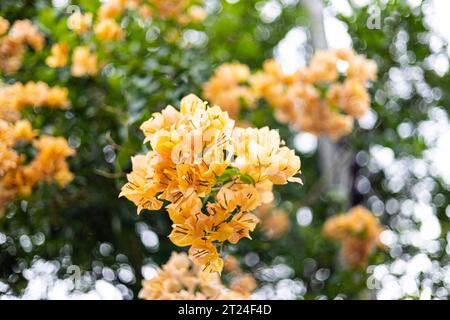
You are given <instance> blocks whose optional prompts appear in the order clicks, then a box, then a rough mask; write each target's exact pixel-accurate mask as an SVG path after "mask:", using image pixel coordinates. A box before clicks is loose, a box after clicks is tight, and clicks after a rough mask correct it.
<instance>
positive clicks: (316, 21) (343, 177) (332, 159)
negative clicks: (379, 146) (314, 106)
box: [303, 0, 354, 209]
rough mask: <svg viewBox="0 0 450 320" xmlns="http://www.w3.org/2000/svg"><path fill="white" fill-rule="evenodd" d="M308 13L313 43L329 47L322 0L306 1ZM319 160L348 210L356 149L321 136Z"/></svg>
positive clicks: (331, 189)
mask: <svg viewBox="0 0 450 320" xmlns="http://www.w3.org/2000/svg"><path fill="white" fill-rule="evenodd" d="M303 4H304V6H305V8H306V9H307V10H308V12H309V17H310V30H311V38H312V44H313V46H314V48H315V49H327V48H328V44H327V38H326V33H325V26H324V17H323V10H324V6H323V3H322V1H321V0H303ZM318 148H319V161H320V170H321V174H322V177H323V179H324V181H325V191H326V192H329V193H331V195H332V196H333V197H334V198H335V199H336V200H338V201H339V202H341V203H342V205H343V207H344V208H345V209H347V208H348V206H349V205H350V204H351V199H350V197H351V191H352V185H353V174H352V164H353V158H354V157H353V152H352V150H351V149H350V148H348V146H347V144H346V143H345V139H341V140H340V141H339V142H334V141H332V140H330V139H329V138H327V137H319V144H318Z"/></svg>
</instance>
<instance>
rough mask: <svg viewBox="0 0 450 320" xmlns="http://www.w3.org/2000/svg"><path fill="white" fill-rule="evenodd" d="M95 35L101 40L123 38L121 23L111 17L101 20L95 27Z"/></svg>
mask: <svg viewBox="0 0 450 320" xmlns="http://www.w3.org/2000/svg"><path fill="white" fill-rule="evenodd" d="M94 32H95V36H96V37H97V38H98V39H100V40H107V41H111V40H119V39H121V38H122V36H123V34H122V29H121V28H120V25H119V24H118V23H117V22H116V21H115V20H114V19H111V18H108V19H103V20H100V21H99V22H98V23H97V24H96V25H95V28H94Z"/></svg>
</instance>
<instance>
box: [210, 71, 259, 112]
mask: <svg viewBox="0 0 450 320" xmlns="http://www.w3.org/2000/svg"><path fill="white" fill-rule="evenodd" d="M249 79H250V69H249V68H248V67H247V66H246V65H244V64H240V63H227V64H223V65H221V66H220V67H219V68H217V69H216V70H215V71H214V75H213V76H212V77H211V78H210V79H209V80H208V82H206V83H205V84H204V85H203V95H204V97H205V98H206V99H207V100H209V101H210V102H211V103H213V104H217V105H219V106H221V108H222V109H223V110H224V111H226V112H228V114H229V115H230V117H231V118H233V119H237V117H238V115H239V112H240V108H241V106H243V107H253V106H254V103H255V96H254V95H253V93H252V92H251V90H250V87H249V86H248V85H246V84H245V83H246V82H248V80H249Z"/></svg>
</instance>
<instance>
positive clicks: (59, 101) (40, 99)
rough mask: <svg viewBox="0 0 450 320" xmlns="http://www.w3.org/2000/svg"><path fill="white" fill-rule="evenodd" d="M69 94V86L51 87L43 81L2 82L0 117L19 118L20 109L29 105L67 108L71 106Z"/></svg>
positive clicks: (12, 119) (0, 85)
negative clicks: (23, 82) (24, 82)
mask: <svg viewBox="0 0 450 320" xmlns="http://www.w3.org/2000/svg"><path fill="white" fill-rule="evenodd" d="M68 94H69V92H68V90H67V88H63V87H58V86H55V87H49V86H48V84H46V83H45V82H41V81H39V82H33V81H30V82H27V83H26V84H22V83H20V82H16V83H14V84H11V85H3V84H0V119H4V120H8V121H14V120H17V119H18V117H19V111H20V110H21V109H22V108H24V107H28V106H32V107H34V108H37V107H43V106H45V107H49V108H57V109H66V108H68V107H69V106H70V100H69V98H68Z"/></svg>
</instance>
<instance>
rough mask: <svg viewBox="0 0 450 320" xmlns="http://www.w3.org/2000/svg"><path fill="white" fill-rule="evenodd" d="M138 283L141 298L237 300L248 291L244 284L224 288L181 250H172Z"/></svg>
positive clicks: (246, 295) (215, 278)
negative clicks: (163, 263) (234, 287)
mask: <svg viewBox="0 0 450 320" xmlns="http://www.w3.org/2000/svg"><path fill="white" fill-rule="evenodd" d="M142 284H143V288H142V289H141V291H140V292H139V298H141V299H145V300H241V299H248V298H249V297H250V295H251V291H249V288H248V287H247V288H241V287H239V288H238V286H236V287H237V289H238V290H233V289H231V288H230V289H228V288H226V287H225V286H224V285H223V284H222V282H221V281H220V277H219V275H218V274H214V275H212V276H209V277H205V275H204V273H203V272H201V270H200V268H199V267H198V266H196V265H193V264H192V262H191V261H190V260H189V258H188V256H187V255H186V254H185V253H176V252H173V253H172V256H171V257H170V259H169V261H168V262H167V263H166V264H165V265H164V266H163V267H162V269H160V270H159V272H158V274H157V275H156V276H155V277H154V278H152V279H150V280H146V281H143V283H142ZM253 288H254V287H253ZM250 290H251V289H250Z"/></svg>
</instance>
